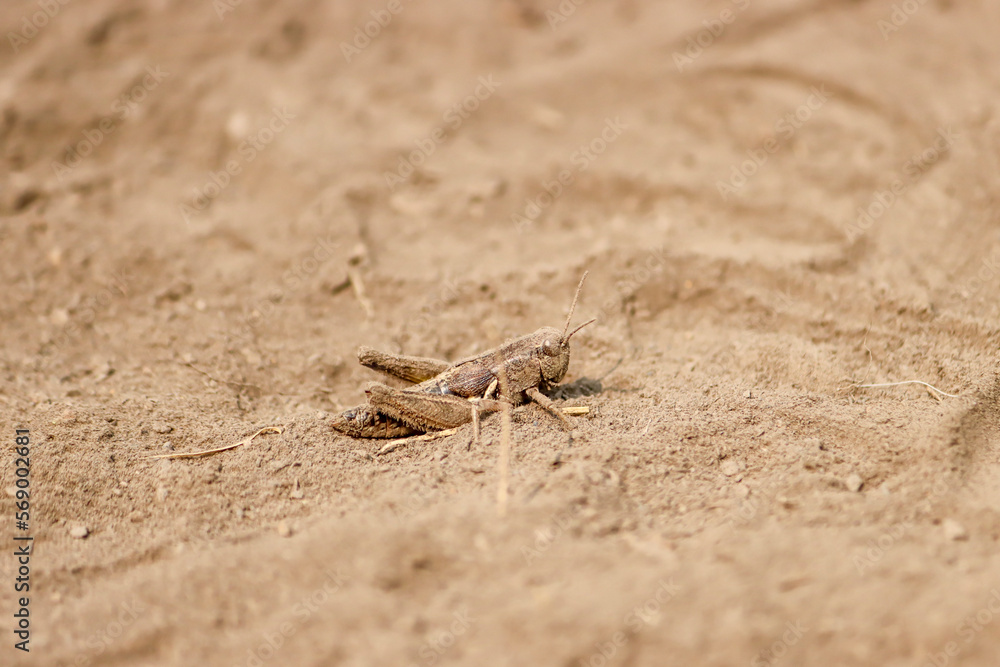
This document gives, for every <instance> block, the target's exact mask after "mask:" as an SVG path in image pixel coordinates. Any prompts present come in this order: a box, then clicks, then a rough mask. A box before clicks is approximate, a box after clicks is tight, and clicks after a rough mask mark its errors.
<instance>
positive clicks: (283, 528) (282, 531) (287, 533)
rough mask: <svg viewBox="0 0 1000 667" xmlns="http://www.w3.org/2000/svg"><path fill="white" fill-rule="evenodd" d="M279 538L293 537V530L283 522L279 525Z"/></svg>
mask: <svg viewBox="0 0 1000 667" xmlns="http://www.w3.org/2000/svg"><path fill="white" fill-rule="evenodd" d="M278 536H279V537H291V536H292V529H291V527H290V526H289V525H288V524H287V523H285V522H284V521H282V522H281V523H279V524H278Z"/></svg>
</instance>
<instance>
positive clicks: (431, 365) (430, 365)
mask: <svg viewBox="0 0 1000 667" xmlns="http://www.w3.org/2000/svg"><path fill="white" fill-rule="evenodd" d="M358 361H359V362H361V365H362V366H367V367H368V368H371V369H373V370H376V371H382V372H383V373H388V374H389V375H392V376H393V377H397V378H400V379H401V380H406V381H407V382H412V383H414V384H416V383H418V382H424V381H425V380H430V379H431V378H432V377H434V376H435V375H440V374H441V373H443V372H444V371H446V370H447V369H448V368H449V367H450V366H451V364H449V363H448V362H447V361H441V360H440V359H429V358H427V357H407V356H405V355H401V354H389V353H387V352H379V351H378V350H373V349H372V348H370V347H362V348H360V349H359V350H358Z"/></svg>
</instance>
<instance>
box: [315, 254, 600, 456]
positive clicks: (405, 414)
mask: <svg viewBox="0 0 1000 667" xmlns="http://www.w3.org/2000/svg"><path fill="white" fill-rule="evenodd" d="M586 279H587V273H586V272H585V273H584V274H583V277H582V278H581V279H580V284H579V285H578V286H577V288H576V295H575V296H574V297H573V304H572V305H571V306H570V309H569V315H568V316H567V317H566V326H565V327H563V330H562V331H559V330H558V329H555V328H553V327H542V328H541V329H538V330H537V331H535V332H534V333H531V334H528V335H527V336H521V337H520V338H515V339H514V340H512V341H510V342H508V343H504V344H503V345H501V346H500V347H497V348H495V349H493V350H490V351H488V352H483V353H482V354H478V355H475V356H472V357H467V358H465V359H462V360H460V361H456V362H455V363H449V362H447V361H439V360H437V359H428V358H424V357H407V356H402V355H395V354H387V353H383V352H377V351H375V350H373V349H371V348H368V347H362V348H361V349H360V350H358V361H360V362H361V365H363V366H367V367H368V368H372V369H374V370H377V371H383V372H385V373H388V374H389V375H392V376H395V377H398V378H401V379H403V380H406V381H408V382H413V383H415V384H414V385H413V386H412V387H407V388H405V389H395V388H393V387H389V386H387V385H384V384H381V383H379V382H371V383H369V384H368V387H367V388H366V390H365V393H366V394H367V395H368V402H367V403H366V404H364V405H359V406H358V407H356V408H352V409H351V410H347V411H345V412H343V413H341V414H340V415H338V416H337V417H335V418H334V420H333V424H332V425H333V428H334V429H336V430H338V431H340V432H341V433H346V434H347V435H350V436H353V437H355V438H399V437H403V436H408V435H414V434H417V433H426V432H428V431H439V430H444V429H449V428H455V427H458V426H461V425H463V424H467V423H469V422H470V421H472V422H473V423H474V424H475V427H476V436H477V437H478V429H479V417H480V416H481V415H482V414H485V413H490V412H496V411H498V410H500V409H501V407H502V406H503V402H504V401H506V402H509V403H511V404H513V405H520V404H522V403H527V402H528V401H529V400H531V401H534V402H536V403H538V404H539V405H540V406H542V407H543V408H545V409H546V410H547V411H548V412H550V413H552V414H553V415H555V416H556V417H557V418H558V419H559V420H560V421H561V422H562V423H563V426H565V427H566V428H567V429H568V430H570V431H572V425H571V424H570V422H569V420H568V419H567V418H566V416H565V415H564V414H563V413H562V412H560V411H559V410H558V409H557V408H556V407H555V405H554V404H553V403H552V401H551V400H550V399H549V398H548V397H547V396H546V395H545V394H543V393H542V392H541V390H542V389H548V388H550V387H552V386H553V385H555V384H556V383H558V382H559V381H560V380H562V379H563V376H565V375H566V369H567V368H568V367H569V339H570V338H572V337H573V334H575V333H576V332H577V331H579V330H580V329H582V328H583V327H585V326H587V325H588V324H591V323H592V322H594V321H595V320H589V321H587V322H584V323H583V324H581V325H580V326H578V327H577V328H575V329H573V330H572V331H570V330H569V324H570V321H571V320H572V318H573V311H574V310H576V302H577V300H578V299H579V298H580V290H582V289H583V281H584V280H586Z"/></svg>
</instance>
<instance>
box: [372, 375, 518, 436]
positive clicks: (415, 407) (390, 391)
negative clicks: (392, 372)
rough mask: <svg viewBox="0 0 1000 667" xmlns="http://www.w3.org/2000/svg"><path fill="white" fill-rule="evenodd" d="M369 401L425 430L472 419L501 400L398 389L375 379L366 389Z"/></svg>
mask: <svg viewBox="0 0 1000 667" xmlns="http://www.w3.org/2000/svg"><path fill="white" fill-rule="evenodd" d="M365 393H367V394H368V402H369V404H370V405H371V407H372V408H374V409H375V410H376V411H378V412H379V413H380V414H382V415H385V416H387V417H390V418H392V419H395V420H398V421H400V422H403V423H404V424H407V425H409V426H412V427H413V428H415V429H419V430H421V431H440V430H444V429H446V428H455V427H457V426H461V425H462V424H468V423H469V422H470V421H472V411H473V410H478V411H479V413H480V414H482V413H484V412H495V411H497V410H499V409H500V405H501V404H500V402H499V401H493V400H488V399H480V400H478V401H470V400H468V399H465V398H462V397H461V396H452V395H448V394H425V393H423V392H419V391H410V390H408V389H394V388H393V387H387V386H386V385H384V384H379V383H378V382H372V383H370V384H369V385H368V388H367V389H366V390H365Z"/></svg>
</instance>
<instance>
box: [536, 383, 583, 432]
mask: <svg viewBox="0 0 1000 667" xmlns="http://www.w3.org/2000/svg"><path fill="white" fill-rule="evenodd" d="M524 393H525V394H527V395H528V398H530V399H531V400H533V401H534V402H535V403H538V404H539V405H540V406H542V407H543V408H545V410H546V411H548V412H549V413H550V414H552V415H555V416H556V417H557V418H558V419H559V421H561V422H562V425H563V426H564V427H565V428H566V430H567V431H569V432H570V433H572V432H573V424H572V422H570V420H569V418H568V417H567V416H566V415H564V414H563V413H562V410H560V409H559V408H557V407H556V404H555V403H553V402H552V399H551V398H549V397H548V396H546V395H545V394H543V393H542V392H540V391H539V390H538V387H531V388H529V389H526V390H525V391H524Z"/></svg>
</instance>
